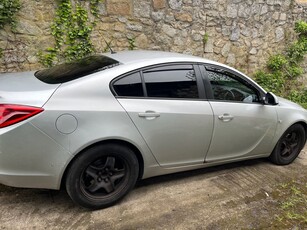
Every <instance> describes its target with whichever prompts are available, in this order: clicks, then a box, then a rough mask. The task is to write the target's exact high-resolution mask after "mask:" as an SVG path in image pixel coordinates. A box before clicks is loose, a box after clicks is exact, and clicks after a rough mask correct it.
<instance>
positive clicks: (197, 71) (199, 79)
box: [109, 62, 207, 101]
mask: <svg viewBox="0 0 307 230" xmlns="http://www.w3.org/2000/svg"><path fill="white" fill-rule="evenodd" d="M199 64H200V63H195V62H170V63H161V64H155V65H150V66H145V67H142V68H139V69H136V70H133V71H129V72H127V73H124V74H121V75H119V76H117V77H115V78H114V79H113V80H112V81H110V84H109V87H110V90H111V92H112V94H113V95H114V97H115V98H119V99H147V100H148V99H149V100H185V101H186V100H188V101H202V100H205V101H207V98H206V93H205V87H204V85H203V81H202V76H201V71H200V69H199V66H198V65H199ZM176 65H178V66H180V65H191V67H192V68H193V70H194V73H195V77H196V85H197V90H198V98H168V97H148V94H147V89H146V83H145V80H144V75H143V72H146V71H147V70H150V69H154V68H161V71H162V70H163V69H165V70H167V69H169V70H171V69H176V68H174V66H176ZM179 70H180V68H179ZM136 72H139V74H140V75H141V81H142V87H143V93H144V96H143V97H136V96H118V95H117V93H116V91H115V89H114V83H115V82H116V81H118V80H120V79H121V78H124V77H127V76H129V75H131V74H134V73H136Z"/></svg>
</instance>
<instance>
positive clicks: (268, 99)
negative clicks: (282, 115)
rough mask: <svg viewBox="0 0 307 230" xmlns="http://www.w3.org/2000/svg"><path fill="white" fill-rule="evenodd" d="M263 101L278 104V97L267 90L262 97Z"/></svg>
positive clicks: (267, 103)
mask: <svg viewBox="0 0 307 230" xmlns="http://www.w3.org/2000/svg"><path fill="white" fill-rule="evenodd" d="M263 102H264V104H265V105H278V103H279V101H278V97H277V96H276V95H275V94H274V93H271V92H267V93H266V95H265V97H264V98H263Z"/></svg>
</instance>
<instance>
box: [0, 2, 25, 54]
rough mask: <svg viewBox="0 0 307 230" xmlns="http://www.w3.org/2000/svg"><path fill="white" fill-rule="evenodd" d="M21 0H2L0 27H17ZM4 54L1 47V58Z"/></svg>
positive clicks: (0, 4) (0, 5)
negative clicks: (17, 15)
mask: <svg viewBox="0 0 307 230" xmlns="http://www.w3.org/2000/svg"><path fill="white" fill-rule="evenodd" d="M20 7H21V4H20V2H19V0H1V2H0V29H2V28H3V27H4V25H7V24H8V25H10V26H11V28H12V31H13V32H14V31H15V28H16V13H17V11H18V10H19V9H20ZM2 56H3V48H0V58H2Z"/></svg>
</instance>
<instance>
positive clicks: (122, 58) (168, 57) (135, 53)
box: [103, 50, 218, 64]
mask: <svg viewBox="0 0 307 230" xmlns="http://www.w3.org/2000/svg"><path fill="white" fill-rule="evenodd" d="M103 55H104V56H108V57H110V58H112V59H115V60H117V61H119V62H120V63H122V64H132V63H135V62H137V63H140V62H148V61H161V62H170V61H191V62H206V63H214V64H218V63H216V62H213V61H210V60H206V59H204V58H201V57H195V56H192V55H188V54H179V53H172V52H164V51H153V50H132V51H119V52H116V53H104V54H103Z"/></svg>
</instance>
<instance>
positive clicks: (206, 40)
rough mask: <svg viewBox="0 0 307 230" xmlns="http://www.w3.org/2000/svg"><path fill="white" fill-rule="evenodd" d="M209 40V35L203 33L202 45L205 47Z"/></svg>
mask: <svg viewBox="0 0 307 230" xmlns="http://www.w3.org/2000/svg"><path fill="white" fill-rule="evenodd" d="M208 40H209V34H208V33H205V34H204V36H203V43H204V45H206V43H207V42H208Z"/></svg>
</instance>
